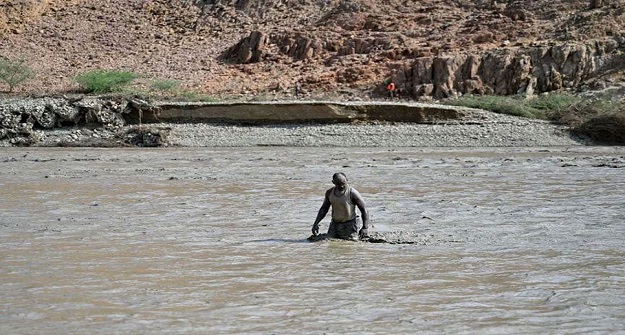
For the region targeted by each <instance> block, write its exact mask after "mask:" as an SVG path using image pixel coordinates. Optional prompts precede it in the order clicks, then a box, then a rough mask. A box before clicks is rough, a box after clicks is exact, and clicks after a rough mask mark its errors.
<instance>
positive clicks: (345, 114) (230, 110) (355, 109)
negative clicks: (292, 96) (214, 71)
mask: <svg viewBox="0 0 625 335" xmlns="http://www.w3.org/2000/svg"><path fill="white" fill-rule="evenodd" d="M154 106H155V107H156V108H155V109H154V110H153V112H152V113H145V112H144V115H143V122H183V123H189V122H190V123H195V122H200V123H214V122H220V123H241V124H267V123H336V122H353V121H389V122H411V123H433V122H437V121H443V120H455V119H461V118H463V117H465V116H468V114H469V113H468V110H467V109H466V108H459V107H453V106H445V105H434V104H422V103H391V102H322V101H309V102H302V101H285V102H236V103H156V104H154ZM132 121H133V122H136V121H137V120H136V118H135V117H133V118H132Z"/></svg>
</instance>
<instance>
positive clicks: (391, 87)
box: [386, 81, 397, 99]
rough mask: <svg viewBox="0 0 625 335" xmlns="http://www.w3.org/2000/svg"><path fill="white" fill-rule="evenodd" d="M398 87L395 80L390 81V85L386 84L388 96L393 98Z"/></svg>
mask: <svg viewBox="0 0 625 335" xmlns="http://www.w3.org/2000/svg"><path fill="white" fill-rule="evenodd" d="M396 89H397V87H396V86H395V83H394V82H392V81H391V82H390V83H388V85H386V90H387V91H388V97H389V98H391V99H393V98H394V97H395V90H396Z"/></svg>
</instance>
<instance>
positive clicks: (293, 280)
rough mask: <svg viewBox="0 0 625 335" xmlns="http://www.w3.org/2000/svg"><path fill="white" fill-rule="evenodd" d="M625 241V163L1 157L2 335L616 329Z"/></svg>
mask: <svg viewBox="0 0 625 335" xmlns="http://www.w3.org/2000/svg"><path fill="white" fill-rule="evenodd" d="M337 171H343V172H345V173H346V174H347V176H348V177H349V179H350V182H351V185H352V186H354V187H356V188H357V189H358V190H359V191H360V193H361V194H362V195H363V197H364V198H365V200H366V202H367V204H368V206H369V210H370V214H371V220H372V224H373V227H372V228H371V229H370V230H371V231H372V232H397V233H399V234H402V233H405V234H412V235H416V236H419V237H420V242H419V243H416V244H388V243H380V244H373V243H364V242H347V241H322V242H317V243H310V242H307V241H306V238H307V237H308V236H309V235H310V228H311V225H312V223H313V221H314V218H315V216H316V213H317V210H318V209H319V206H320V205H321V202H322V200H323V192H324V191H325V190H326V189H327V188H329V187H331V186H332V185H331V183H330V180H331V176H332V174H333V173H334V172H337ZM328 219H329V218H326V219H325V220H324V221H323V223H322V228H321V229H322V230H325V229H327V226H328ZM624 238H625V147H548V148H472V149H463V148H398V149H395V148H287V147H258V148H218V149H215V148H165V149H154V150H147V149H67V148H56V149H51V148H47V149H43V148H42V149H32V148H2V149H0V265H1V266H0V292H1V293H0V333H1V334H296V333H297V334H443V333H453V334H581V333H583V334H615V333H622V332H623V331H624V330H625V245H624V243H623V240H624Z"/></svg>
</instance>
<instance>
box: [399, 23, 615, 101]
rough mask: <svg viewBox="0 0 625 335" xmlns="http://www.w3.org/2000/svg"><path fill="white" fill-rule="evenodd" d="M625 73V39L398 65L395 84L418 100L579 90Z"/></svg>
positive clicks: (537, 47) (489, 52)
mask: <svg viewBox="0 0 625 335" xmlns="http://www.w3.org/2000/svg"><path fill="white" fill-rule="evenodd" d="M623 68H625V35H623V36H617V37H615V38H614V39H611V40H606V41H596V42H594V43H592V44H578V43H576V44H560V45H553V46H535V47H528V48H518V49H510V48H502V49H493V50H489V51H487V52H485V53H483V54H481V55H476V54H455V55H449V56H436V57H422V58H417V59H415V60H413V61H409V62H406V64H405V65H404V66H398V67H397V68H396V69H395V72H394V74H393V76H392V80H394V81H395V82H396V84H397V85H399V86H400V87H402V88H403V89H404V90H405V91H406V92H410V93H411V95H412V96H413V97H415V98H422V97H427V96H432V97H435V98H449V97H454V96H457V95H461V94H480V95H481V94H497V95H513V94H525V95H532V94H534V93H542V92H549V91H556V90H560V89H568V90H575V89H578V88H580V87H581V86H582V85H584V84H585V83H586V81H588V80H590V79H592V78H597V77H599V76H601V75H604V74H607V73H609V72H612V71H618V70H621V69H623Z"/></svg>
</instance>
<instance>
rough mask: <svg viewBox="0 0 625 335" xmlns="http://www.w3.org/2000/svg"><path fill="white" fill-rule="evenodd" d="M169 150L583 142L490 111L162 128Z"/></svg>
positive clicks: (552, 127) (545, 125) (560, 130)
mask: <svg viewBox="0 0 625 335" xmlns="http://www.w3.org/2000/svg"><path fill="white" fill-rule="evenodd" d="M163 126H165V127H169V128H171V133H170V135H169V137H168V143H169V145H173V146H184V147H203V146H206V147H228V146H231V147H245V146H294V147H534V146H580V145H588V144H590V143H589V141H588V140H587V139H582V138H578V137H575V136H572V135H571V134H570V133H569V132H568V128H567V127H565V126H560V125H556V124H552V123H549V122H546V121H540V120H531V119H525V118H520V117H515V116H509V115H501V114H496V113H490V112H485V111H484V112H479V113H478V114H475V115H474V117H473V118H471V119H468V120H463V121H456V122H445V123H438V124H412V123H376V124H370V123H366V124H330V125H310V124H300V125H274V126H235V125H215V124H163Z"/></svg>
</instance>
